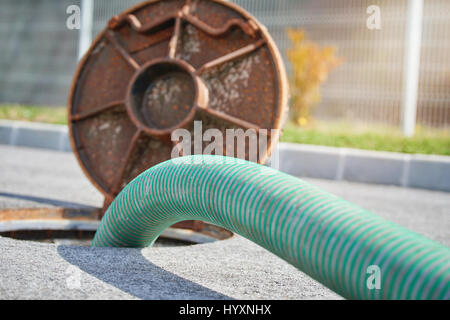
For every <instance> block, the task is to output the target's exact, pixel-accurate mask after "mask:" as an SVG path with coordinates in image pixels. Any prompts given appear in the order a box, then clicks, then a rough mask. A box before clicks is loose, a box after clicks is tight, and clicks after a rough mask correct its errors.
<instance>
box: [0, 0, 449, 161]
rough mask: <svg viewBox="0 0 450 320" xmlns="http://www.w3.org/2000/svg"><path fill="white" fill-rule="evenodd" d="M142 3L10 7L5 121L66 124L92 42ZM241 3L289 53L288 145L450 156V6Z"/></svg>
mask: <svg viewBox="0 0 450 320" xmlns="http://www.w3.org/2000/svg"><path fill="white" fill-rule="evenodd" d="M139 2H140V1H137V0H88V1H86V0H34V1H28V0H2V1H1V2H0V118H4V119H13V120H33V121H44V122H53V123H65V121H66V120H65V110H64V109H63V108H62V107H64V106H65V104H66V100H67V95H68V92H69V87H70V83H71V80H72V75H73V73H74V70H75V68H76V65H77V61H78V59H79V56H80V54H81V53H82V52H83V51H84V50H85V49H86V48H85V47H86V45H85V44H83V41H84V42H86V39H88V40H89V39H93V38H95V35H96V34H97V33H99V32H100V31H101V30H102V29H103V28H104V27H105V25H106V23H107V21H108V20H109V18H110V17H111V16H113V15H115V14H118V13H120V12H121V11H123V10H125V9H127V8H129V7H130V6H132V5H134V4H136V3H139ZM233 2H235V3H237V4H238V5H240V6H242V7H244V8H245V9H246V10H248V11H249V12H250V13H252V14H253V15H254V16H256V17H257V18H258V19H259V20H260V21H261V22H262V23H263V24H264V25H266V26H267V27H268V29H269V31H270V33H271V34H272V36H273V38H274V39H275V42H276V43H277V45H278V47H279V49H280V51H281V52H282V54H283V57H284V60H285V63H286V66H287V70H288V73H289V76H290V79H291V91H292V99H291V110H293V111H292V114H291V121H290V122H289V123H288V124H287V126H286V130H285V135H284V138H283V139H284V141H290V142H299V143H311V144H324V145H333V146H344V147H355V148H363V149H377V150H387V151H399V152H409V153H436V154H446V155H449V154H450V138H449V137H450V134H449V130H450V37H449V36H448V31H449V30H450V19H449V17H448V15H449V12H450V1H448V0H427V1H421V0H395V1H392V0H391V1H389V0H384V1H381V0H369V1H367V0H314V1H310V0H279V1H273V0H234V1H233ZM70 5H78V6H80V7H81V10H82V14H85V13H86V12H90V13H92V19H90V20H91V22H92V25H91V27H90V23H89V21H88V22H86V21H82V25H84V26H85V29H84V30H83V28H82V32H80V30H70V29H68V28H67V27H66V21H67V19H68V17H69V15H70V14H68V13H67V11H66V10H67V8H68V7H69V6H70ZM90 6H91V7H90ZM90 8H92V9H90ZM374 8H375V9H374ZM377 8H378V9H379V12H377ZM377 14H378V16H377ZM82 17H83V15H82ZM84 17H86V15H84ZM88 17H89V16H88ZM88 19H89V18H88ZM373 19H379V21H378V22H379V25H378V26H376V27H373V26H374V25H373V22H374V20H373ZM82 20H83V18H82ZM369 22H371V23H372V27H370V26H369V24H370V23H369ZM86 28H88V30H86ZM82 33H84V36H80V34H82ZM89 41H90V40H89Z"/></svg>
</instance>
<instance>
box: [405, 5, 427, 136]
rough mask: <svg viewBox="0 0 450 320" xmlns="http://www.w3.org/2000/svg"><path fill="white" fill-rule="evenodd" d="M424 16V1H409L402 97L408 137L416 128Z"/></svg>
mask: <svg viewBox="0 0 450 320" xmlns="http://www.w3.org/2000/svg"><path fill="white" fill-rule="evenodd" d="M422 16H423V0H408V16H407V26H406V46H405V59H404V66H403V68H404V69H403V97H402V129H403V134H404V135H405V136H408V137H410V136H412V135H414V130H415V126H416V114H417V96H418V89H419V72H420V70H419V69H420V50H421V41H422Z"/></svg>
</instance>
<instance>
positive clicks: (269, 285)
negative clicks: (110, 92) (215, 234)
mask: <svg viewBox="0 0 450 320" xmlns="http://www.w3.org/2000/svg"><path fill="white" fill-rule="evenodd" d="M306 180H308V181H309V182H312V183H313V184H316V185H318V186H319V187H322V188H323V189H325V190H327V191H329V192H332V193H335V194H337V195H339V196H341V197H343V198H344V199H346V200H349V201H352V202H354V203H356V204H358V205H360V206H362V207H364V208H366V209H369V210H371V211H372V212H374V213H376V214H379V215H380V216H383V217H385V218H387V219H389V220H391V221H393V222H396V223H398V224H400V225H403V226H405V227H407V228H410V229H411V230H413V231H416V232H418V233H421V234H423V235H425V236H427V237H429V238H431V239H434V240H436V241H438V242H441V243H443V244H445V245H447V246H449V245H450V232H449V230H450V193H445V192H436V191H429V190H421V189H407V188H400V187H395V186H385V185H368V184H360V183H350V182H343V181H328V180H317V179H306ZM102 203H103V198H102V196H101V194H100V193H99V192H98V191H97V190H96V189H95V188H94V187H93V186H92V185H91V184H90V182H89V180H88V179H87V178H86V177H84V175H83V173H82V171H81V169H80V168H79V166H78V164H77V162H76V160H75V158H74V156H73V155H72V154H71V153H63V152H58V151H48V150H37V149H31V148H20V147H11V146H0V210H1V209H5V208H40V207H42V208H47V207H52V206H69V207H79V206H87V207H97V206H101V205H102ZM0 298H3V299H5V298H11V299H18V298H19V299H20V298H22V299H135V298H141V299H159V298H163V299H336V298H337V299H339V298H340V297H339V296H337V295H336V294H335V293H333V292H331V291H330V290H328V289H327V288H325V287H323V286H322V285H321V284H319V283H317V282H316V281H314V280H312V279H311V278H309V277H308V276H306V275H304V274H303V273H301V272H300V271H298V270H297V269H295V268H294V267H292V266H291V265H289V264H288V263H286V262H284V261H283V260H281V259H279V258H278V257H276V256H274V255H273V254H271V253H269V252H267V251H266V250H265V249H262V248H260V247H259V246H257V245H255V244H253V243H252V242H250V241H248V240H246V239H244V238H242V237H239V236H234V237H232V238H231V239H228V240H223V241H217V242H213V243H208V244H200V245H191V246H182V247H180V246H174V247H154V248H145V249H142V250H140V249H122V248H106V249H104V248H89V247H78V246H67V245H55V244H47V243H38V242H31V241H20V240H12V239H9V238H4V237H3V238H2V237H0Z"/></svg>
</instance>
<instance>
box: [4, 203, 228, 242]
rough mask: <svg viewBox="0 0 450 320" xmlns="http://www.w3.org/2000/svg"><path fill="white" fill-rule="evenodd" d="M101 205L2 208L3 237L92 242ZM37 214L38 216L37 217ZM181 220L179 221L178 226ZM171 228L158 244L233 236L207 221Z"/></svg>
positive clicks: (45, 240)
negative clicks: (71, 207)
mask: <svg viewBox="0 0 450 320" xmlns="http://www.w3.org/2000/svg"><path fill="white" fill-rule="evenodd" d="M97 211H98V209H91V210H87V209H68V208H53V209H24V210H5V211H0V237H8V238H12V239H16V240H27V241H36V242H43V243H54V244H57V245H74V246H90V245H91V242H92V239H93V238H94V235H95V231H96V230H97V227H98V225H99V223H100V222H99V220H98V212H97ZM37 218H38V219H37ZM179 225H180V224H178V226H179ZM183 225H184V226H185V229H184V228H180V227H177V228H168V229H167V230H165V231H164V232H163V233H162V234H161V236H160V237H159V238H158V240H157V241H156V242H155V244H154V246H156V247H174V246H187V245H193V244H201V243H209V242H214V241H218V240H225V239H228V238H230V237H231V236H232V235H233V233H232V232H230V231H228V230H225V229H223V228H220V227H217V226H215V225H212V224H208V223H204V222H203V223H198V222H197V221H186V222H184V223H181V227H183Z"/></svg>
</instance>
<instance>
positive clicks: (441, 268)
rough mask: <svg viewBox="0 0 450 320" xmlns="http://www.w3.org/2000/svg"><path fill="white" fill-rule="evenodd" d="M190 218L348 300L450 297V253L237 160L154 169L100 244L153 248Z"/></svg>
mask: <svg viewBox="0 0 450 320" xmlns="http://www.w3.org/2000/svg"><path fill="white" fill-rule="evenodd" d="M182 220H202V221H205V222H209V223H212V224H215V225H218V226H221V227H223V228H225V229H228V230H231V231H233V232H235V233H237V234H239V235H241V236H243V237H246V238H247V239H250V240H251V241H253V242H255V243H257V244H259V245H260V246H262V247H264V248H266V249H267V250H269V251H270V252H272V253H274V254H276V255H277V256H279V257H281V258H282V259H284V260H286V261H287V262H289V263H291V264H292V265H294V266H295V267H297V268H298V269H300V270H301V271H303V272H304V273H306V274H308V275H309V276H311V277H312V278H314V279H315V280H317V281H319V282H321V283H322V284H324V285H325V286H327V287H328V288H330V289H332V290H334V291H335V292H337V293H338V294H340V295H342V296H343V297H345V298H351V299H449V298H450V249H449V248H447V247H445V246H442V245H440V244H438V243H436V242H433V241H431V240H429V239H427V238H425V237H423V236H420V235H418V234H416V233H413V232H411V231H409V230H407V229H405V228H402V227H400V226H398V225H395V224H394V223H391V222H389V221H386V220H384V219H382V218H381V217H378V216H376V215H374V214H372V213H370V212H368V211H366V210H364V209H361V208H359V207H358V206H356V205H354V204H352V203H349V202H347V201H345V200H342V199H340V198H338V197H336V196H334V195H332V194H329V193H327V192H325V191H322V190H321V189H319V188H317V187H315V186H313V185H311V184H309V183H306V182H304V181H301V180H299V179H297V178H295V177H292V176H289V175H287V174H284V173H281V172H279V171H276V170H273V169H271V168H268V167H265V166H262V165H258V164H254V163H251V162H247V161H243V160H239V159H235V158H227V157H221V156H190V157H183V158H177V159H173V160H169V161H166V162H164V163H161V164H159V165H157V166H155V167H152V168H150V169H148V170H147V171H145V172H144V173H142V174H141V175H140V176H138V177H137V178H136V179H135V180H133V181H132V182H131V183H129V184H128V185H127V186H126V188H125V189H124V190H123V191H122V192H121V193H120V194H119V195H118V197H117V198H116V200H115V201H114V202H113V203H112V204H111V206H110V207H109V209H108V211H107V212H106V214H105V216H104V217H103V220H102V222H101V224H100V227H99V229H98V231H97V233H96V235H95V238H94V241H93V245H94V246H97V247H145V246H149V245H152V244H153V242H154V241H155V240H156V239H157V238H158V236H159V235H160V234H161V233H162V232H163V231H164V230H165V229H166V228H168V227H169V226H171V225H172V224H174V223H176V222H180V221H182ZM378 280H379V281H378ZM377 281H378V282H377Z"/></svg>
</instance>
